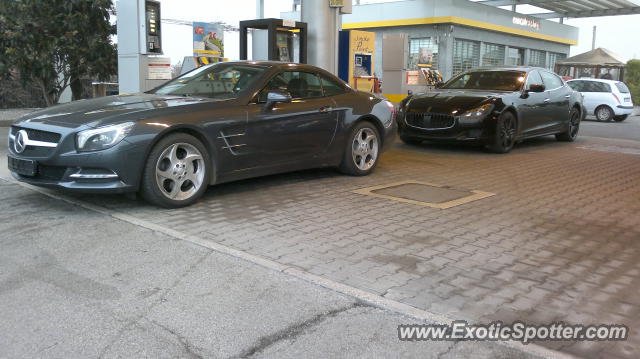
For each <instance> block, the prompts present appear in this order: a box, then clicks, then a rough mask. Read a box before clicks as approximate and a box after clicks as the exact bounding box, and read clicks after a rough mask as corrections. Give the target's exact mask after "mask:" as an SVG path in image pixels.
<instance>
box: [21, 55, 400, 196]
mask: <svg viewBox="0 0 640 359" xmlns="http://www.w3.org/2000/svg"><path fill="white" fill-rule="evenodd" d="M395 112H396V109H395V106H394V105H393V104H392V103H390V102H389V101H387V100H385V99H383V98H381V97H377V96H375V95H373V94H371V93H367V92H361V91H356V90H354V89H352V88H351V87H349V85H347V84H346V83H344V82H343V81H342V80H340V79H338V78H337V77H335V76H333V75H332V74H330V73H328V72H327V71H325V70H322V69H319V68H317V67H313V66H310V65H301V64H293V63H281V62H223V63H218V64H215V65H210V66H204V67H200V68H198V69H196V70H193V71H191V72H188V73H186V74H184V75H182V76H180V77H178V78H176V79H174V80H172V81H169V82H167V83H166V84H164V85H162V86H160V87H158V88H156V89H154V90H152V91H149V92H147V93H144V94H136V95H121V96H110V97H101V98H97V99H91V100H81V101H74V102H71V103H68V104H64V105H58V106H54V107H51V108H47V109H44V110H42V111H38V112H34V113H31V114H28V115H26V116H24V117H23V118H22V119H20V120H18V121H16V122H15V123H14V124H13V125H12V126H11V130H10V132H9V161H8V163H9V169H10V170H11V172H12V173H13V175H14V176H15V177H16V178H17V179H18V180H19V181H22V182H27V183H30V184H33V185H38V186H51V187H57V188H64V189H68V190H76V191H82V192H136V191H140V192H141V194H142V196H143V197H144V198H145V199H146V200H147V201H149V202H151V203H153V204H156V205H159V206H163V207H181V206H186V205H189V204H191V203H193V202H194V201H196V200H197V199H198V198H199V197H201V196H202V195H203V193H204V191H205V190H206V189H207V186H208V185H213V184H217V183H222V182H229V181H233V180H239V179H244V178H249V177H257V176H263V175H268V174H273V173H279V172H287V171H295V170H300V169H305V168H314V167H337V168H339V169H340V170H341V171H342V172H344V173H346V174H350V175H354V176H364V175H367V174H369V173H371V171H373V169H374V168H375V167H376V164H377V163H378V160H379V157H380V155H381V154H382V152H383V151H384V150H385V149H386V148H388V147H389V145H391V144H392V143H393V139H394V138H395V135H396V123H395V115H396V114H395Z"/></svg>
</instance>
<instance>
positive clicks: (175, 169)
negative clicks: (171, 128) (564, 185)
mask: <svg viewBox="0 0 640 359" xmlns="http://www.w3.org/2000/svg"><path fill="white" fill-rule="evenodd" d="M212 168H213V166H212V164H211V160H210V158H209V153H208V152H207V149H206V147H205V146H204V145H203V144H202V142H200V141H199V140H198V139H197V138H195V137H193V136H191V135H188V134H186V133H174V134H170V135H168V136H167V137H165V138H163V139H161V140H160V141H159V142H158V143H157V144H156V145H155V146H153V149H152V150H151V152H150V153H149V157H147V162H146V164H145V167H144V173H143V176H142V184H141V193H142V197H143V198H144V199H145V200H146V201H148V202H149V203H151V204H154V205H156V206H160V207H165V208H178V207H185V206H189V205H191V204H193V203H194V202H195V201H197V200H198V199H199V198H200V197H202V195H203V194H204V192H205V191H206V190H207V186H208V184H209V181H210V178H211V172H212Z"/></svg>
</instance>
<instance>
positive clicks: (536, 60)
mask: <svg viewBox="0 0 640 359" xmlns="http://www.w3.org/2000/svg"><path fill="white" fill-rule="evenodd" d="M528 65H529V66H535V67H546V65H547V54H546V52H544V51H540V50H529V64H528Z"/></svg>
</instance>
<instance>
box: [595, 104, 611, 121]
mask: <svg viewBox="0 0 640 359" xmlns="http://www.w3.org/2000/svg"><path fill="white" fill-rule="evenodd" d="M613 116H614V113H613V110H612V109H611V107H609V106H604V105H603V106H600V107H598V108H596V120H598V121H602V122H608V121H611V120H612V119H613Z"/></svg>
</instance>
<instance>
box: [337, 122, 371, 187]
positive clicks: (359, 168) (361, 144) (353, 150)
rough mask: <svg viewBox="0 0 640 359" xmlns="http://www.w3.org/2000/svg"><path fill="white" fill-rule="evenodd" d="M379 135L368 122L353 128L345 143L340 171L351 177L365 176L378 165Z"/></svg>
mask: <svg viewBox="0 0 640 359" xmlns="http://www.w3.org/2000/svg"><path fill="white" fill-rule="evenodd" d="M379 152H380V135H379V134H378V130H377V129H376V127H375V126H374V125H373V124H372V123H370V122H361V123H359V124H357V125H356V126H354V128H353V129H352V130H351V135H350V136H349V140H348V141H347V146H346V149H345V154H344V157H343V159H342V164H341V166H340V169H341V171H342V172H344V173H346V174H349V175H353V176H366V175H368V174H369V173H371V171H373V169H374V168H375V167H376V165H377V164H378V154H379Z"/></svg>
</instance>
